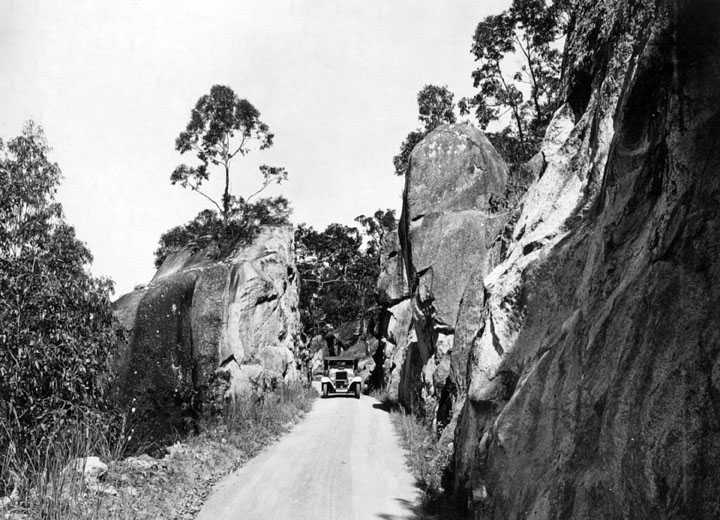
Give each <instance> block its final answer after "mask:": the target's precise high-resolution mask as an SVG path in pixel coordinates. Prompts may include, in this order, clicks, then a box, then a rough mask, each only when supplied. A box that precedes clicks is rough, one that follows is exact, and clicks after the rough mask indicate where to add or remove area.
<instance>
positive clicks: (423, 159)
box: [375, 124, 507, 424]
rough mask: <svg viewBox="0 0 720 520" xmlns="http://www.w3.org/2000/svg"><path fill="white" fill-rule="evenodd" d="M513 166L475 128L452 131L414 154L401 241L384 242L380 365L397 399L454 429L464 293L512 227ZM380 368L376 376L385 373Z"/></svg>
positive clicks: (433, 136) (436, 134)
mask: <svg viewBox="0 0 720 520" xmlns="http://www.w3.org/2000/svg"><path fill="white" fill-rule="evenodd" d="M506 182H507V167H506V166H505V163H504V162H503V160H502V159H501V158H500V157H499V156H498V154H497V152H496V151H495V149H494V148H493V147H492V145H491V144H490V142H489V141H488V140H487V138H486V137H485V136H484V135H483V134H482V133H481V132H479V131H478V130H476V129H475V128H473V127H471V126H469V125H459V124H458V125H446V126H442V127H439V128H438V129H436V130H435V131H433V132H431V133H430V134H429V135H428V136H427V137H426V138H425V139H424V140H423V141H422V142H421V143H420V144H418V145H417V146H416V147H415V150H413V153H412V155H411V158H410V170H409V172H408V174H407V176H406V186H405V191H404V201H403V211H402V217H401V219H400V225H399V229H398V234H397V235H393V236H389V237H388V238H387V240H386V241H385V243H384V244H383V250H382V258H383V266H382V272H381V276H380V279H379V281H378V296H379V301H380V302H381V304H382V305H383V308H384V313H383V323H382V326H381V329H382V330H381V336H382V344H381V346H380V348H379V349H378V352H377V353H376V357H375V362H376V366H377V367H381V370H382V374H383V376H384V380H385V383H386V384H387V386H388V389H389V392H390V394H391V396H392V397H396V398H399V400H400V401H401V402H402V403H403V404H405V405H407V406H411V407H415V408H422V409H424V410H425V411H426V413H427V414H428V415H429V416H431V417H433V418H435V417H436V416H437V414H438V412H439V411H440V416H438V417H437V418H438V420H439V421H440V423H441V424H445V423H447V422H448V421H449V419H450V416H451V411H452V408H453V405H454V400H455V397H456V395H457V391H456V386H457V384H458V378H462V377H463V376H461V375H460V374H461V373H463V372H464V369H465V365H466V362H467V349H464V348H455V347H454V345H453V340H454V335H455V327H456V322H457V318H458V313H459V311H460V304H461V301H462V298H463V293H464V292H465V290H466V287H467V286H468V284H470V283H471V280H478V279H479V280H482V275H483V274H484V273H485V272H486V256H487V251H488V249H489V248H490V247H491V246H492V244H493V242H494V241H495V239H496V237H497V234H498V231H499V230H500V229H501V227H502V226H503V225H504V223H505V219H506V215H505V214H502V213H498V211H497V208H498V205H497V203H498V202H499V201H500V200H501V198H502V197H503V195H504V192H505V185H506ZM376 370H377V369H376Z"/></svg>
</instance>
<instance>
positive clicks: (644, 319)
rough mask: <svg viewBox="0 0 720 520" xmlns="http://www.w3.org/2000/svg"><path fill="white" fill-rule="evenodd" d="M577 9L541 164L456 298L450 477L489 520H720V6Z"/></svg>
mask: <svg viewBox="0 0 720 520" xmlns="http://www.w3.org/2000/svg"><path fill="white" fill-rule="evenodd" d="M576 4H577V5H576V9H577V11H576V13H575V14H576V16H574V17H573V20H574V21H575V22H574V24H575V25H574V28H573V30H572V31H571V32H570V37H569V40H568V44H567V45H568V46H567V50H568V53H567V57H568V59H567V60H566V70H565V73H564V78H565V94H566V99H567V104H565V105H564V106H563V107H562V108H561V109H560V110H559V111H558V112H557V113H556V115H555V118H554V120H553V122H552V123H551V126H550V128H549V129H548V133H547V135H546V139H545V142H544V143H543V155H544V159H545V168H544V172H543V174H542V176H540V177H539V179H538V180H537V181H536V182H535V183H534V184H533V185H532V186H531V187H530V189H529V191H528V193H527V195H526V197H525V199H524V204H523V208H522V212H521V215H520V217H519V218H518V220H517V224H516V225H515V227H514V231H513V233H512V237H511V240H510V243H509V245H508V248H507V253H506V256H505V258H504V260H503V261H502V263H500V264H499V265H498V266H497V267H496V268H495V269H494V270H493V271H492V272H491V273H490V274H489V275H487V276H486V277H485V278H484V297H483V299H482V300H481V299H477V301H476V302H475V304H474V305H475V308H474V310H471V309H468V312H462V311H461V313H460V318H459V319H460V321H461V322H463V323H462V324H461V325H458V329H460V328H461V327H462V328H463V329H464V330H466V332H464V335H465V337H467V338H473V337H474V338H475V339H473V340H472V350H471V356H470V364H469V373H468V376H467V377H468V379H469V381H468V391H467V399H466V401H465V406H464V408H463V410H462V413H461V416H460V419H459V421H458V426H457V430H456V443H455V445H456V453H455V469H456V474H455V480H456V489H457V490H458V491H459V492H462V493H464V494H465V496H467V497H468V498H469V499H470V505H471V507H472V508H473V509H474V515H475V518H482V519H510V518H521V517H522V518H534V519H538V520H544V519H550V518H553V519H579V520H584V519H588V520H589V519H595V518H605V519H618V520H619V519H625V518H635V519H646V518H647V519H651V518H668V519H670V518H673V519H674V518H677V519H689V518H693V519H714V518H720V499H719V498H718V495H717V490H718V489H720V420H719V418H718V417H719V416H718V412H717V411H718V410H720V376H719V375H718V374H720V341H719V340H718V336H719V334H718V331H720V313H718V309H720V246H719V244H720V240H719V238H720V209H719V208H720V204H719V202H720V200H719V199H720V196H719V195H718V194H720V176H718V175H717V172H718V171H720V155H718V153H717V150H718V145H719V144H720V143H719V141H720V137H719V136H720V81H719V80H720V66H719V65H718V64H720V39H719V38H718V31H717V28H718V27H720V9H719V8H718V5H717V2H715V1H714V0H702V1H700V0H698V1H694V2H676V1H669V0H661V1H659V2H655V1H653V2H649V1H635V0H620V1H618V2H613V3H610V2H596V1H594V0H592V1H591V0H581V1H580V2H577V3H576ZM611 4H612V6H611Z"/></svg>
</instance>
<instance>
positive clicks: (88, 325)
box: [0, 122, 114, 483]
mask: <svg viewBox="0 0 720 520" xmlns="http://www.w3.org/2000/svg"><path fill="white" fill-rule="evenodd" d="M48 152H49V148H48V145H47V142H46V140H45V137H44V135H43V132H42V129H41V128H39V127H37V126H35V125H34V124H33V123H31V122H29V123H27V124H26V126H25V127H24V129H23V132H22V135H20V136H19V137H16V138H15V139H12V140H10V141H9V142H7V143H3V142H2V141H0V426H1V429H0V451H5V450H10V451H13V452H15V453H20V454H22V453H24V452H26V450H27V451H33V450H37V449H38V447H39V446H41V447H48V449H49V447H50V446H52V443H53V441H54V440H55V439H56V438H57V437H58V436H61V435H62V433H63V431H64V429H65V428H66V427H67V426H68V425H69V424H70V423H77V421H78V420H82V421H83V422H84V423H86V424H89V423H94V424H97V425H101V426H102V427H104V428H109V427H110V426H109V425H110V422H111V421H110V416H108V415H106V412H108V411H109V410H110V408H111V407H110V403H109V396H108V387H109V383H110V380H111V375H110V365H109V362H110V358H111V356H112V353H113V345H114V336H113V332H112V328H111V324H112V311H111V307H110V300H109V295H110V293H111V291H112V282H110V281H109V280H106V279H97V278H94V277H93V276H91V275H90V274H89V273H88V271H87V269H86V267H87V265H88V264H89V263H90V262H91V261H92V255H91V254H90V251H89V250H88V249H87V247H86V246H85V245H84V244H83V243H82V242H80V241H79V240H78V239H77V238H76V237H75V231H74V229H73V228H72V226H70V225H68V224H67V223H66V222H65V221H64V217H63V213H62V207H61V205H60V204H59V203H57V202H55V200H54V196H55V193H56V191H57V187H58V184H59V182H60V169H59V168H58V166H57V164H55V163H52V162H50V161H49V160H48V157H47V154H48ZM6 477H7V476H6V475H0V478H2V479H3V481H4V480H5V478H6ZM4 483H7V482H6V481H4Z"/></svg>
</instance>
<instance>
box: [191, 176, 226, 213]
mask: <svg viewBox="0 0 720 520" xmlns="http://www.w3.org/2000/svg"><path fill="white" fill-rule="evenodd" d="M188 186H190V189H192V190H193V191H196V192H198V193H199V194H200V195H202V196H203V197H205V198H206V199H207V200H209V201H210V202H212V203H213V204H214V205H215V207H216V208H217V209H218V210H220V213H222V208H221V207H220V206H219V205H218V203H217V202H215V201H214V200H213V199H212V198H211V197H209V196H208V195H206V194H205V193H203V192H202V191H200V188H198V187H197V186H196V185H194V184H191V183H188Z"/></svg>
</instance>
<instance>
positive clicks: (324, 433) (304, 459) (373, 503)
mask: <svg viewBox="0 0 720 520" xmlns="http://www.w3.org/2000/svg"><path fill="white" fill-rule="evenodd" d="M379 406H380V405H379V403H378V402H377V401H376V400H375V399H372V398H370V397H366V396H362V397H361V399H359V400H357V399H354V398H347V397H344V396H341V397H333V398H330V399H318V400H317V401H316V402H315V404H314V405H313V408H312V410H311V411H310V412H309V413H308V414H307V416H306V417H305V419H304V420H303V421H302V422H301V423H300V424H298V425H296V426H295V428H294V429H293V430H292V431H291V432H290V433H289V434H288V435H286V436H285V437H284V438H283V439H281V440H280V441H279V442H277V443H276V444H274V445H272V446H270V447H269V448H268V449H267V450H265V451H263V452H262V453H261V454H260V455H259V456H257V457H256V458H254V459H253V460H251V461H250V462H248V463H247V464H246V465H245V466H243V467H242V468H240V469H239V470H238V471H237V472H235V473H234V474H232V475H230V476H229V477H227V478H226V479H225V480H223V481H222V482H220V483H219V484H218V486H217V487H216V488H215V490H214V492H213V494H212V496H211V497H210V498H209V499H208V501H207V502H206V504H205V506H204V507H203V509H202V510H201V511H200V514H199V515H198V517H197V520H241V519H242V520H290V519H297V520H305V519H307V520H325V519H328V520H330V519H333V520H337V519H343V520H351V519H353V520H365V519H368V520H370V519H386V520H400V519H416V518H418V517H417V516H415V514H414V513H413V509H414V506H415V505H416V503H417V500H418V491H417V489H416V488H415V487H414V485H413V483H414V480H413V478H412V476H411V475H410V473H409V472H408V470H407V468H406V465H405V459H404V452H403V450H402V449H401V447H400V444H399V439H398V437H397V436H396V434H395V432H394V430H393V427H392V424H391V422H390V417H389V415H388V414H387V413H386V412H385V411H383V410H382V409H380V408H379Z"/></svg>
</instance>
